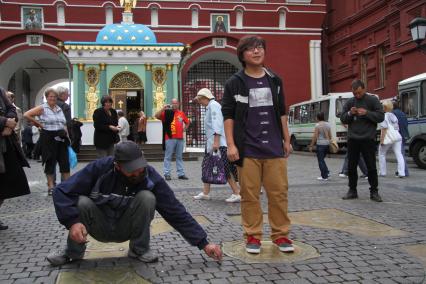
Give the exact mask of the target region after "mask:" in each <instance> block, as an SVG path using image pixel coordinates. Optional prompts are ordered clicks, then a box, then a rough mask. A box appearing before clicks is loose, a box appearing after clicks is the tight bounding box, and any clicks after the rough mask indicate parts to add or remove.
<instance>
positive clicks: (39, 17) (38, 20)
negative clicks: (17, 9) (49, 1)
mask: <svg viewBox="0 0 426 284" xmlns="http://www.w3.org/2000/svg"><path fill="white" fill-rule="evenodd" d="M22 26H23V28H24V29H26V30H41V29H42V28H43V10H42V9H41V8H36V7H22Z"/></svg>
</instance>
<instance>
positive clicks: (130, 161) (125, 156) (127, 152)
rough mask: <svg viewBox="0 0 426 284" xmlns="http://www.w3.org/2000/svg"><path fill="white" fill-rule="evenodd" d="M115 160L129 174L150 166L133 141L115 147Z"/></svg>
mask: <svg viewBox="0 0 426 284" xmlns="http://www.w3.org/2000/svg"><path fill="white" fill-rule="evenodd" d="M114 160H115V161H116V162H118V163H119V164H120V167H121V168H122V169H123V170H124V171H125V172H127V173H131V172H134V171H136V170H138V169H141V168H146V166H147V165H148V162H147V160H146V159H145V157H144V155H143V152H142V150H141V149H140V148H139V145H138V144H136V143H135V142H132V141H124V142H120V143H118V144H116V145H115V147H114Z"/></svg>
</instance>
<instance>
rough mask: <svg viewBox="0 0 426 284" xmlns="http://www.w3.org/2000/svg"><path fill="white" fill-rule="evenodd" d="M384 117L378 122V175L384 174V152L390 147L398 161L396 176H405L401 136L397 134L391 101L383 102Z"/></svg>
mask: <svg viewBox="0 0 426 284" xmlns="http://www.w3.org/2000/svg"><path fill="white" fill-rule="evenodd" d="M383 109H384V111H385V119H384V120H383V122H382V123H380V146H379V166H380V176H383V177H384V176H386V153H387V152H388V150H389V149H390V148H392V150H393V152H394V154H395V157H396V160H397V161H398V175H397V177H400V178H403V177H405V163H404V157H403V156H402V153H401V143H402V137H401V134H399V132H398V131H399V126H398V118H397V117H396V116H395V115H394V114H393V113H392V110H393V104H392V102H391V101H385V102H383Z"/></svg>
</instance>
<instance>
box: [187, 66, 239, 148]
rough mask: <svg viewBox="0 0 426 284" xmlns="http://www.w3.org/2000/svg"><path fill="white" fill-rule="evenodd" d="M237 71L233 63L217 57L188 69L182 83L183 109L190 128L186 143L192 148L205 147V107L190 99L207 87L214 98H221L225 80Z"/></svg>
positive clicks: (219, 99) (218, 99)
mask: <svg viewBox="0 0 426 284" xmlns="http://www.w3.org/2000/svg"><path fill="white" fill-rule="evenodd" d="M237 71H238V68H237V67H236V66H234V65H233V64H231V63H229V62H227V61H224V60H218V59H208V60H205V61H201V62H199V63H196V64H195V65H193V66H192V67H190V69H189V70H188V72H187V74H186V78H185V79H184V81H183V84H182V92H183V95H182V104H183V110H184V111H185V112H186V113H187V115H188V118H189V119H190V120H191V126H190V129H189V130H188V131H187V133H186V139H187V142H186V145H187V146H189V147H194V148H204V147H205V136H204V134H205V129H204V113H205V108H204V107H200V106H199V105H198V104H194V103H193V102H192V99H193V98H194V97H195V95H196V94H197V92H198V90H200V89H202V88H209V89H210V90H211V91H212V93H213V95H214V96H215V97H216V100H217V101H218V102H220V101H221V100H222V96H223V92H224V87H225V82H226V80H228V79H229V78H230V77H231V76H232V74H234V73H235V72H237Z"/></svg>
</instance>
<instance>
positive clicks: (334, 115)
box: [289, 92, 353, 150]
mask: <svg viewBox="0 0 426 284" xmlns="http://www.w3.org/2000/svg"><path fill="white" fill-rule="evenodd" d="M352 97H353V94H352V93H351V92H346V93H330V94H328V95H325V96H321V97H319V98H317V99H314V100H309V101H305V102H301V103H298V104H294V105H291V106H290V112H289V130H290V135H291V145H292V146H293V149H294V150H301V149H302V147H303V146H306V145H308V144H309V143H310V142H311V139H312V134H313V133H314V130H315V124H316V115H317V113H319V112H324V115H325V120H326V121H328V122H329V123H330V127H331V134H332V136H333V137H334V138H336V140H337V143H338V144H339V147H342V146H346V142H347V129H346V128H345V127H344V126H343V125H342V123H341V122H340V114H341V113H342V110H343V106H344V105H345V103H346V102H347V100H348V99H349V98H352Z"/></svg>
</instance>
